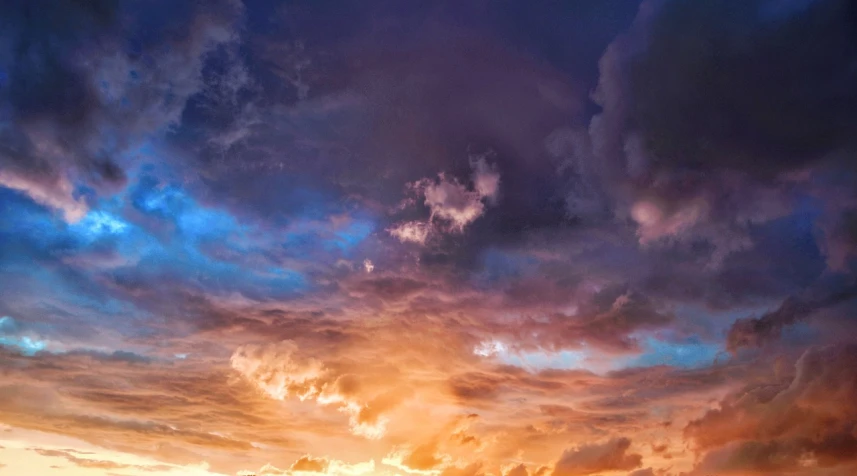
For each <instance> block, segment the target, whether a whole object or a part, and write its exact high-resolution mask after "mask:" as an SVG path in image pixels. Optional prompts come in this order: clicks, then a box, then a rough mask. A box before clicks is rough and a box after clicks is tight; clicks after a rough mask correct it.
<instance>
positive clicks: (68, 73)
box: [0, 0, 241, 221]
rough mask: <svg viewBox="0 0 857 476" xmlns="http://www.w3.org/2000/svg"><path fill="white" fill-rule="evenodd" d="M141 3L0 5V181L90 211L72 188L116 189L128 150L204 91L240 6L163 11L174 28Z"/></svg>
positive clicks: (77, 212) (72, 213)
mask: <svg viewBox="0 0 857 476" xmlns="http://www.w3.org/2000/svg"><path fill="white" fill-rule="evenodd" d="M164 4H166V3H164ZM141 7H143V5H140V4H137V3H134V2H120V1H112V0H97V1H93V2H77V1H74V2H54V1H48V0H46V1H35V2H28V1H12V2H5V3H4V4H3V6H2V7H0V8H2V10H0V17H2V21H3V25H4V32H3V34H2V35H0V70H2V72H3V77H4V78H5V80H4V81H3V84H0V103H2V105H3V116H4V120H5V122H6V126H5V127H4V128H3V130H2V131H0V137H2V139H3V147H2V151H0V153H2V155H0V158H2V165H3V170H2V173H0V181H2V183H3V184H4V186H6V187H9V188H12V189H16V190H20V191H23V192H24V193H27V194H28V195H30V197H32V198H33V199H34V200H35V201H37V202H39V203H41V204H42V205H46V206H49V207H51V208H54V209H59V210H61V211H62V212H63V213H64V215H65V217H66V219H67V220H68V221H77V220H79V219H80V218H81V217H82V215H83V214H84V213H85V212H86V209H87V204H86V200H85V197H81V196H80V193H79V191H78V190H77V188H76V187H77V186H79V185H82V186H87V187H95V188H97V189H103V188H105V187H106V188H108V189H111V190H114V191H115V189H116V188H117V187H119V186H121V185H122V184H123V183H124V181H125V175H126V174H125V171H124V166H123V162H124V160H123V157H122V156H123V155H124V154H125V153H127V151H128V150H129V148H130V147H133V146H134V145H136V144H138V143H139V142H140V141H141V140H143V139H144V138H151V137H149V134H153V133H154V134H156V133H157V132H158V131H159V130H161V129H162V128H163V127H166V126H168V125H171V124H176V123H178V121H179V119H180V115H181V113H182V109H183V108H184V104H185V101H186V100H187V99H188V98H189V97H190V96H192V95H193V94H196V93H197V92H199V91H200V90H201V89H202V83H201V80H200V71H201V69H202V63H203V62H204V60H205V57H206V56H207V55H208V54H209V53H210V52H211V51H213V50H214V49H215V48H217V47H218V46H221V45H223V44H226V43H228V42H229V41H231V40H233V39H234V32H233V27H234V25H233V22H234V21H235V18H236V17H235V15H236V14H240V11H241V8H240V4H236V3H234V2H233V3H230V2H228V1H224V2H221V3H218V4H212V5H209V6H208V7H207V8H206V9H205V11H201V10H200V9H197V8H176V9H170V10H168V11H162V13H163V14H164V15H165V17H164V18H170V16H172V15H177V18H176V17H173V18H171V19H172V20H179V23H182V24H183V25H184V27H183V28H184V29H185V31H184V32H179V31H180V30H171V29H170V26H169V25H168V26H167V27H164V23H163V22H161V23H157V24H145V23H146V22H145V15H142V14H140V15H138V13H139V9H140V8H141ZM146 8H151V5H149V6H148V7H146ZM148 11H152V10H148ZM147 35H151V36H147Z"/></svg>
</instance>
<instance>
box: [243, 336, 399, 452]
mask: <svg viewBox="0 0 857 476" xmlns="http://www.w3.org/2000/svg"><path fill="white" fill-rule="evenodd" d="M231 363H232V368H233V369H234V370H235V371H237V372H238V373H239V374H240V375H241V376H242V377H244V378H245V379H247V381H249V382H250V383H252V384H253V385H255V386H256V387H257V388H259V389H260V390H262V391H263V392H265V393H266V394H267V395H269V396H270V397H271V398H275V399H278V400H285V399H288V398H298V399H299V400H301V401H306V400H309V401H314V402H316V403H318V404H319V405H323V406H328V405H330V406H334V407H336V408H338V409H339V411H341V412H343V413H346V414H347V415H348V416H349V426H350V428H351V431H352V432H353V433H354V434H355V435H359V436H363V437H365V438H369V439H378V438H380V437H382V436H383V435H384V433H385V432H386V427H387V423H388V418H387V417H386V416H385V415H384V413H386V412H387V411H388V410H390V409H391V408H393V407H395V406H396V405H398V404H399V402H400V401H401V395H400V394H399V393H397V392H389V391H388V392H384V391H382V392H380V393H376V394H374V395H371V396H368V397H367V396H360V395H357V394H355V385H356V383H357V382H356V381H355V378H356V377H355V376H353V375H349V374H345V373H341V372H337V371H335V370H333V369H331V368H329V367H327V366H325V365H324V364H323V363H322V362H320V361H318V360H316V359H314V358H311V357H305V356H303V355H302V354H301V352H300V351H299V349H298V347H297V344H295V343H294V342H293V341H283V342H280V343H276V344H265V345H254V344H248V345H243V346H241V347H239V348H238V349H236V350H235V352H234V353H233V354H232V358H231Z"/></svg>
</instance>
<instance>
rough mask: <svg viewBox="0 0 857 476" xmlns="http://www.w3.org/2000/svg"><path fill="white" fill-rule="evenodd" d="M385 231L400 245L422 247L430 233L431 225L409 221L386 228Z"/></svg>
mask: <svg viewBox="0 0 857 476" xmlns="http://www.w3.org/2000/svg"><path fill="white" fill-rule="evenodd" d="M387 231H388V232H389V233H390V234H391V235H393V236H394V237H396V238H398V240H399V241H401V242H402V243H405V242H411V243H417V244H420V245H424V244H425V242H426V239H427V238H428V237H429V233H430V232H431V225H430V224H429V223H428V222H421V221H409V222H404V223H399V224H398V225H395V226H393V227H391V228H388V229H387Z"/></svg>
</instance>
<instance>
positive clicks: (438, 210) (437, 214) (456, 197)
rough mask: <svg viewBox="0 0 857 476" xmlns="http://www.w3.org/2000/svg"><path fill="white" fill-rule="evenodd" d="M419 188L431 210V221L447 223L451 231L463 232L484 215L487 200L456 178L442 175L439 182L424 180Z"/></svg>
mask: <svg viewBox="0 0 857 476" xmlns="http://www.w3.org/2000/svg"><path fill="white" fill-rule="evenodd" d="M417 188H419V189H420V192H421V193H422V194H423V196H425V204H426V205H427V206H428V207H429V209H430V210H431V218H430V221H432V222H433V221H434V220H435V219H440V220H441V221H443V222H446V224H447V225H448V228H449V230H450V231H455V232H459V233H460V232H462V231H464V227H466V226H467V225H469V224H470V223H473V221H474V220H476V219H477V218H479V217H480V216H481V215H482V212H483V211H484V210H485V204H484V203H482V199H483V198H485V196H484V195H482V193H480V191H478V190H469V189H468V188H467V187H466V186H465V185H464V184H462V183H460V182H459V181H458V180H457V179H455V178H449V177H447V176H446V175H444V174H440V175H439V176H438V178H437V180H429V179H424V180H422V181H421V182H419V183H418V184H417Z"/></svg>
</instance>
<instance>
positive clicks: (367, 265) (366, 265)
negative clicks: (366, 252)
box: [363, 259, 375, 273]
mask: <svg viewBox="0 0 857 476" xmlns="http://www.w3.org/2000/svg"><path fill="white" fill-rule="evenodd" d="M363 269H364V270H365V271H366V272H367V273H371V272H372V271H374V270H375V263H373V262H372V260H370V259H365V260H363Z"/></svg>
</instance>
